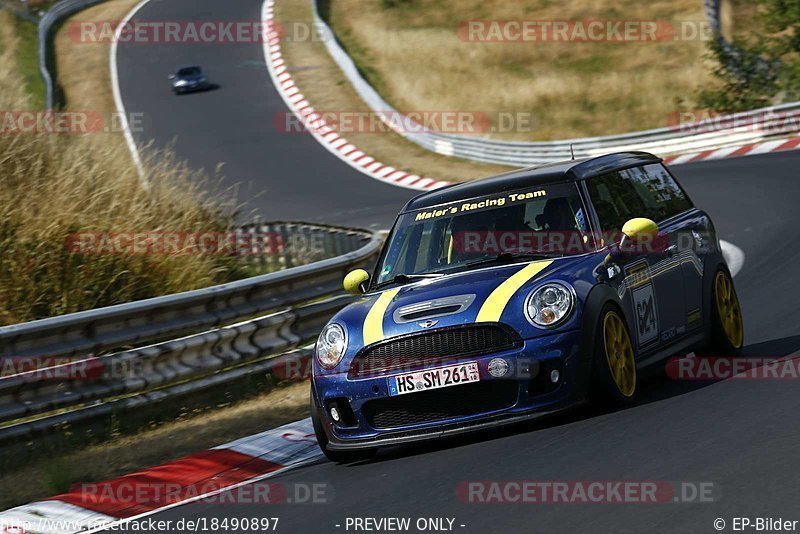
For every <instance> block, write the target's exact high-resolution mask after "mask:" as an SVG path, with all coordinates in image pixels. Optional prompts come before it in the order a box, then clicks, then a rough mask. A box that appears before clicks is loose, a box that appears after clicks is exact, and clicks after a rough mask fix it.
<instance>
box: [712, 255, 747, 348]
mask: <svg viewBox="0 0 800 534" xmlns="http://www.w3.org/2000/svg"><path fill="white" fill-rule="evenodd" d="M710 302H711V342H710V344H709V346H708V349H709V351H710V352H712V353H720V354H725V355H729V356H736V355H738V354H739V353H740V351H741V349H742V346H744V322H743V319H742V308H741V306H740V305H739V297H738V295H737V294H736V288H735V287H734V285H733V279H732V278H731V275H730V272H728V269H726V268H725V267H723V266H720V267H719V268H718V269H717V271H716V273H715V274H714V279H713V280H712V281H711V301H710Z"/></svg>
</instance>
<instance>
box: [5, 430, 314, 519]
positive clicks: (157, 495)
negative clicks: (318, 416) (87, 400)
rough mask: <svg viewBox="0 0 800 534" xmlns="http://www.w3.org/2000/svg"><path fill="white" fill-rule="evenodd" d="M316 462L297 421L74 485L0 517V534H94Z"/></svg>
mask: <svg viewBox="0 0 800 534" xmlns="http://www.w3.org/2000/svg"><path fill="white" fill-rule="evenodd" d="M321 458H322V453H321V452H320V450H319V447H318V446H317V442H316V439H315V438H314V430H313V427H312V425H311V420H310V419H305V420H303V421H297V422H295V423H291V424H288V425H284V426H282V427H279V428H276V429H273V430H268V431H266V432H262V433H260V434H255V435H253V436H249V437H246V438H242V439H239V440H236V441H233V442H230V443H227V444H225V445H220V446H219V447H214V448H213V449H210V450H207V451H203V452H199V453H196V454H192V455H190V456H187V457H185V458H181V459H179V460H175V461H174V462H170V463H167V464H164V465H160V466H156V467H152V468H150V469H146V470H144V471H142V472H139V473H133V474H130V475H125V476H123V477H119V478H116V479H113V480H109V481H106V482H100V483H97V484H82V485H79V486H76V487H75V488H74V489H73V490H72V491H70V492H68V493H65V494H63V495H57V496H55V497H53V498H51V499H47V500H45V501H40V502H34V503H31V504H26V505H23V506H20V507H17V508H13V509H11V510H7V511H5V512H0V534H32V533H35V534H76V533H78V532H81V533H87V532H94V531H100V530H104V529H108V528H109V527H110V526H111V525H118V524H121V523H126V522H130V521H135V520H137V519H141V518H144V517H147V516H149V515H152V514H155V513H157V512H161V511H163V510H166V509H169V508H174V507H176V506H180V505H183V504H187V503H189V502H194V501H198V500H203V499H210V498H213V497H214V496H216V495H219V494H221V493H223V492H230V491H232V490H235V489H236V488H239V487H243V486H247V485H249V484H252V483H254V482H258V481H259V480H263V479H266V478H269V477H271V476H274V475H276V474H278V473H282V472H284V471H286V470H288V469H292V468H295V467H298V466H300V465H305V464H308V463H312V462H316V461H317V460H319V459H321ZM223 498H225V497H220V499H223ZM233 498H234V499H235V498H236V497H233Z"/></svg>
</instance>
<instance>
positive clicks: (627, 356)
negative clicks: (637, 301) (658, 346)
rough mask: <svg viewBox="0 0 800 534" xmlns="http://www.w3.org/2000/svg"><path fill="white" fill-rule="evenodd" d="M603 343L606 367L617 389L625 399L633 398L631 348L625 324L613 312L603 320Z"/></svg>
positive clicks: (634, 388) (633, 372)
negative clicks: (606, 361)
mask: <svg viewBox="0 0 800 534" xmlns="http://www.w3.org/2000/svg"><path fill="white" fill-rule="evenodd" d="M603 341H604V343H605V349H606V359H607V360H608V367H609V369H610V370H611V377H612V378H613V379H614V383H615V384H616V386H617V389H618V390H619V392H620V393H621V394H622V395H623V396H625V397H631V396H633V392H634V391H635V390H636V362H635V361H634V359H633V346H632V345H631V337H630V336H629V335H628V330H627V328H625V322H624V321H623V320H622V317H620V316H619V314H618V313H617V312H615V311H609V312H608V313H606V316H605V318H604V319H603Z"/></svg>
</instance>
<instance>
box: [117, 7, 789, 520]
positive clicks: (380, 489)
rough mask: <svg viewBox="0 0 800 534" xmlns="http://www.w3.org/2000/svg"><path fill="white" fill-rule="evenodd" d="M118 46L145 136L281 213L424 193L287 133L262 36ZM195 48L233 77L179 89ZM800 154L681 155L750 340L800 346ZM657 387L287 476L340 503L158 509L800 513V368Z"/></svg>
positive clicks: (767, 348) (347, 215)
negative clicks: (485, 497)
mask: <svg viewBox="0 0 800 534" xmlns="http://www.w3.org/2000/svg"><path fill="white" fill-rule="evenodd" d="M260 8H261V2H260V1H258V0H236V1H227V2H223V1H212V0H153V1H151V2H150V3H149V4H147V5H145V6H144V8H143V9H142V10H141V11H140V12H139V14H138V15H137V17H136V18H137V19H140V20H202V19H208V20H257V19H258V16H259V12H260ZM118 59H119V70H120V84H121V90H122V97H123V100H124V102H125V105H126V108H127V110H128V111H129V112H143V113H144V114H145V116H146V117H147V120H146V128H145V131H144V132H143V133H140V134H138V140H139V141H149V140H153V142H154V144H155V146H164V145H165V144H169V143H174V147H175V149H176V150H177V152H178V155H179V156H180V157H182V158H186V159H187V160H188V161H189V162H190V163H191V164H192V165H193V166H195V167H204V168H206V169H214V168H215V167H216V165H217V164H218V163H220V162H224V173H225V175H226V176H227V177H228V180H229V182H228V183H231V182H242V183H243V184H245V185H244V187H243V188H242V189H241V190H240V194H241V195H242V196H241V198H242V200H248V201H250V202H251V204H250V206H251V207H252V208H253V209H255V210H258V212H259V213H260V214H261V215H262V216H264V217H267V218H292V219H309V220H318V221H325V222H332V223H345V224H354V225H372V226H377V227H385V226H387V225H389V224H390V223H391V220H392V217H393V215H394V213H395V212H396V211H397V209H398V208H399V207H400V205H401V204H402V203H403V202H404V201H405V200H406V199H407V198H409V197H410V196H411V195H413V194H414V193H413V192H412V191H408V190H404V189H399V188H396V187H393V186H389V185H385V184H382V183H379V182H377V181H375V180H372V179H371V178H369V177H367V176H364V175H360V174H358V173H356V172H355V171H354V170H352V169H351V168H350V167H348V166H347V165H345V164H344V163H342V162H340V161H339V160H338V159H336V158H335V157H334V156H332V155H330V154H329V153H328V152H327V151H326V150H325V149H323V148H322V147H320V146H319V145H318V144H317V143H316V141H314V140H313V138H311V137H310V136H307V135H300V134H295V135H285V134H281V133H279V132H276V131H275V129H274V128H272V120H273V117H274V115H275V114H276V113H280V112H283V111H285V107H284V105H283V102H282V101H281V99H280V98H279V96H278V95H277V93H276V92H275V90H274V88H273V87H272V84H271V82H270V79H269V77H268V74H267V69H266V67H265V66H264V62H263V56H262V51H261V46H260V45H258V44H238V45H221V46H216V45H208V46H196V45H192V46H188V45H187V46H180V45H165V46H152V45H121V46H120V49H119V57H118ZM192 63H200V64H202V65H203V66H204V67H206V68H207V69H208V70H209V72H210V73H211V75H212V77H213V79H214V80H213V81H215V82H217V83H219V85H220V87H219V88H218V89H217V90H215V91H211V92H207V93H199V94H194V95H187V96H181V97H177V98H176V97H174V96H173V95H172V94H171V92H170V90H169V86H168V83H167V80H166V75H167V74H168V73H170V72H171V71H173V70H174V69H175V67H176V66H178V65H184V64H192ZM798 165H800V152H790V153H779V154H769V155H763V156H752V157H747V158H739V159H728V160H720V161H714V162H703V163H697V164H690V165H684V166H680V167H676V168H674V171H675V172H676V174H677V175H678V176H679V178H680V179H681V181H682V183H683V184H684V185H685V187H686V188H687V190H688V191H689V194H690V195H691V196H692V198H693V200H694V201H695V203H696V204H698V205H699V206H701V207H702V208H704V209H706V210H707V211H708V212H709V213H710V214H711V216H712V217H713V219H714V221H715V223H716V226H717V229H718V232H719V234H720V237H721V238H722V239H725V240H727V241H730V242H732V243H734V244H736V245H737V246H739V247H740V248H742V249H743V250H744V252H745V253H746V255H747V260H746V262H745V265H744V269H743V270H742V271H741V273H739V275H738V276H737V277H736V285H737V288H738V291H739V297H740V300H741V302H742V306H743V309H744V316H745V331H746V332H745V335H746V343H747V347H746V353H747V354H749V355H754V356H773V357H774V356H786V355H790V354H797V353H798V351H800V314H799V313H798V311H797V308H798V304H797V303H798V301H800V284H798V282H797V278H798V276H797V275H798V265H800V247H798V242H800V241H799V240H798V238H800V231H799V230H798V226H797V225H796V224H795V221H796V220H797V219H798V202H799V201H800V181H798ZM261 190H263V191H264V194H263V195H260V196H257V197H253V195H255V194H256V193H258V192H259V191H261ZM643 386H644V388H643V389H644V391H643V395H642V397H641V399H640V401H639V402H638V404H637V405H636V406H634V407H632V408H628V409H625V410H620V411H614V412H606V411H602V410H598V409H594V408H581V409H579V410H576V411H575V412H572V413H569V414H566V415H563V416H559V417H557V418H554V419H551V420H548V421H542V422H538V423H535V424H527V425H523V426H516V427H511V428H509V429H504V430H501V431H495V432H488V433H483V434H479V435H476V436H470V437H466V438H459V439H456V440H448V441H442V442H437V443H434V444H425V445H418V446H413V447H406V448H395V449H389V450H386V451H383V452H382V453H381V454H380V455H379V456H378V458H377V459H376V460H375V461H373V462H369V463H363V464H358V465H350V466H337V465H334V464H331V463H320V464H317V465H313V466H308V467H305V468H300V469H297V470H295V471H291V472H288V473H286V474H284V475H281V476H278V477H276V478H273V479H270V482H273V483H275V482H278V483H285V484H292V483H314V482H322V483H325V484H327V485H328V488H329V494H330V495H332V497H333V498H332V502H330V503H329V504H322V505H320V504H317V505H300V504H284V505H271V506H264V505H247V504H242V503H240V504H209V503H200V502H198V503H191V504H187V505H183V506H179V507H176V508H173V509H170V510H167V511H164V512H160V513H158V514H156V516H155V517H154V518H155V519H172V520H178V519H182V518H199V517H206V518H213V517H216V518H224V517H252V516H254V515H255V516H276V517H279V518H280V524H279V527H278V530H279V531H281V532H286V533H306V532H344V531H345V530H344V525H345V518H347V517H411V518H412V519H416V518H419V517H452V518H455V525H456V527H455V530H456V531H460V532H501V531H507V532H716V530H715V529H714V527H713V524H712V523H713V521H714V519H715V518H723V519H724V520H725V521H726V522H727V526H726V528H725V530H726V531H729V530H730V529H731V520H732V518H733V517H743V516H744V517H751V518H756V517H783V518H784V519H798V520H800V505H798V502H800V484H799V483H798V474H799V473H800V455H799V454H798V443H800V391H799V390H798V386H797V381H791V380H789V381H774V380H773V381H754V380H728V381H724V382H719V383H713V384H709V383H679V382H674V381H670V380H668V379H664V378H652V379H650V380H649V381H647V382H646V383H644V384H643ZM465 480H539V481H548V480H549V481H557V480H584V481H588V480H640V481H644V480H661V481H673V482H678V481H692V482H711V483H713V484H714V487H715V488H716V489H715V497H716V500H715V502H713V503H702V504H699V503H695V504H681V503H665V504H656V505H637V504H625V505H611V504H595V505H582V504H560V505H543V504H518V505H513V504H510V505H478V504H465V503H463V502H461V501H460V500H459V499H458V498H457V497H456V487H457V486H458V484H459V483H461V482H462V481H465ZM336 525H341V527H338V528H337V527H336ZM459 525H464V527H460V526H459ZM351 531H352V530H351ZM413 531H414V530H413V529H412V532H413Z"/></svg>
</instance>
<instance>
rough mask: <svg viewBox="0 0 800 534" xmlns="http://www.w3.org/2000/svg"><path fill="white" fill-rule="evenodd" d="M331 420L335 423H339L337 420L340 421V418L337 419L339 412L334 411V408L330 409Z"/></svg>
mask: <svg viewBox="0 0 800 534" xmlns="http://www.w3.org/2000/svg"><path fill="white" fill-rule="evenodd" d="M331 418H332V419H333V420H334V421H336V422H337V423H338V422H339V419H341V417H339V410H337V409H336V406H333V407H331Z"/></svg>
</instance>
